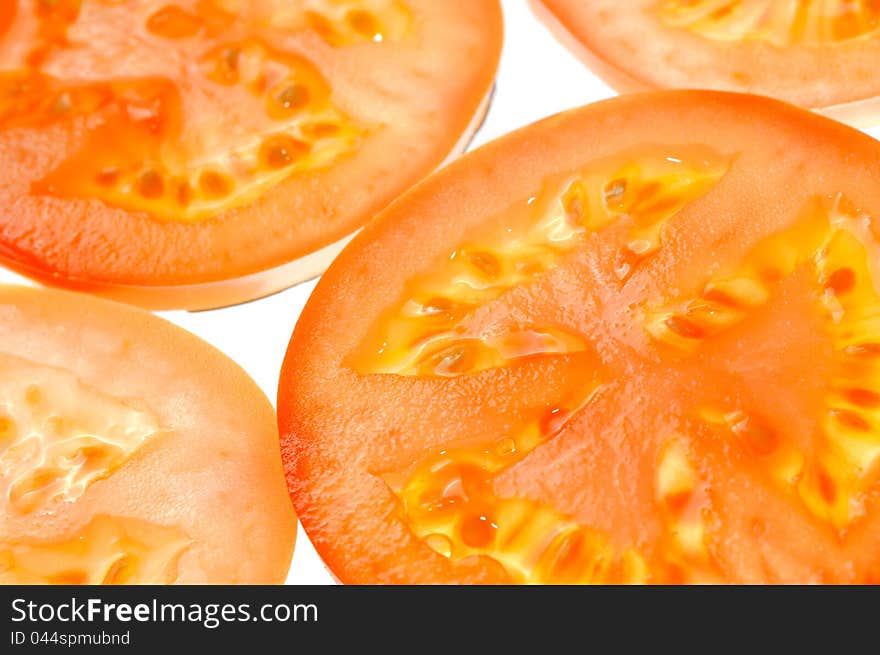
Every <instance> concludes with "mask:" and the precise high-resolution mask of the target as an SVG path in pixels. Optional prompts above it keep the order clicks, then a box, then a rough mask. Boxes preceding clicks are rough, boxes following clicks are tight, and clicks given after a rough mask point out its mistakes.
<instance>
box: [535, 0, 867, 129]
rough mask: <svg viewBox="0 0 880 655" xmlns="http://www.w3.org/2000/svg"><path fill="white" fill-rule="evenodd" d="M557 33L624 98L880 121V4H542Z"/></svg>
mask: <svg viewBox="0 0 880 655" xmlns="http://www.w3.org/2000/svg"><path fill="white" fill-rule="evenodd" d="M535 8H536V10H537V12H538V14H539V16H541V17H542V18H544V19H545V21H546V22H547V23H548V24H549V26H550V27H551V29H553V31H554V32H556V33H557V35H559V36H560V38H561V39H562V40H563V41H565V42H567V43H568V44H569V45H570V46H571V47H572V48H573V49H574V50H575V51H576V52H578V53H579V54H580V55H582V56H583V58H584V59H585V60H586V62H587V63H588V64H589V65H590V66H591V67H592V68H593V69H594V70H595V71H596V72H597V73H598V74H600V75H602V76H603V77H604V78H605V79H606V80H607V81H608V82H609V83H610V84H612V85H613V86H615V87H616V88H619V89H621V90H647V89H663V88H705V89H719V90H728V91H740V92H747V93H758V94H761V95H768V96H772V97H776V98H780V99H782V100H787V101H789V102H792V103H794V104H797V105H801V106H803V107H808V108H812V109H821V110H822V111H823V113H826V114H828V115H831V116H833V117H834V118H837V119H839V120H844V121H846V122H850V123H853V124H858V125H862V126H867V125H874V124H877V122H878V120H880V78H878V76H877V75H876V72H875V70H874V68H875V64H876V62H877V61H878V59H880V2H877V0H861V1H858V2H852V1H851V0H827V1H826V0H823V1H816V0H807V1H806V2H777V1H776V0H631V1H630V2H615V1H614V0H590V2H579V1H578V0H539V2H536V3H535Z"/></svg>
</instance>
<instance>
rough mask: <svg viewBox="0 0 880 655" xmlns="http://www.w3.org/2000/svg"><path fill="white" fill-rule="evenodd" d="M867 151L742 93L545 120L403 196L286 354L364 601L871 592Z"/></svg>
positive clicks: (875, 216)
mask: <svg viewBox="0 0 880 655" xmlns="http://www.w3.org/2000/svg"><path fill="white" fill-rule="evenodd" d="M878 236H880V143H878V142H876V141H874V140H873V139H871V138H869V137H867V136H865V135H863V134H861V133H859V132H857V131H855V130H853V129H851V128H848V127H846V126H844V125H841V124H839V123H835V122H832V121H830V120H828V119H826V118H823V117H820V116H817V115H815V114H812V113H810V112H807V111H803V110H800V109H796V108H794V107H792V106H790V105H786V104H783V103H780V102H777V101H774V100H771V99H767V98H762V97H758V96H747V95H738V94H728V93H720V92H711V91H705V92H699V91H696V92H688V91H669V92H656V93H654V94H641V95H640V94H635V95H630V96H623V97H619V98H617V99H613V100H609V101H607V102H602V103H599V104H595V105H592V106H588V107H585V108H582V109H578V110H574V111H571V112H568V113H565V114H560V115H558V116H555V117H553V118H549V119H547V120H544V121H542V122H539V123H536V124H534V125H532V126H529V127H526V128H524V129H522V130H520V131H518V132H515V133H512V134H510V135H508V136H506V137H504V138H502V139H499V140H498V141H496V142H494V143H491V144H489V145H487V146H485V147H483V148H481V149H479V150H477V151H475V152H473V153H472V154H469V155H466V156H465V157H464V158H462V159H460V160H458V161H457V162H455V163H453V164H451V165H450V166H448V167H447V168H445V169H444V170H442V171H440V172H438V173H436V174H435V175H433V176H431V177H430V178H428V179H427V180H426V181H424V182H422V183H420V184H419V185H417V186H416V187H415V188H414V189H412V190H411V191H410V192H408V193H407V194H405V195H404V196H403V197H401V198H400V199H398V200H397V201H396V202H394V203H393V204H392V205H391V206H390V207H389V208H388V209H387V210H385V211H384V212H382V214H381V215H380V216H379V217H378V218H377V219H376V221H375V222H374V223H371V224H370V225H369V226H368V227H367V228H366V229H365V230H364V231H363V232H362V233H361V234H360V235H359V236H358V237H356V238H355V240H354V241H353V242H352V243H351V245H350V246H349V247H347V248H346V249H345V250H344V251H343V253H342V254H341V255H340V257H339V259H338V260H337V261H336V262H335V263H334V264H333V265H332V266H331V267H330V269H329V270H328V271H327V273H326V274H325V276H324V277H323V278H322V279H321V281H320V283H319V284H318V286H317V289H316V290H315V293H314V295H313V296H312V298H311V300H310V301H309V303H308V305H307V306H306V308H305V310H304V312H303V314H302V317H301V319H300V321H299V323H298V324H297V327H296V330H295V332H294V334H293V338H292V340H291V343H290V348H289V351H288V354H287V359H286V361H285V363H284V367H283V371H282V376H281V384H280V388H279V396H278V407H279V421H280V428H281V434H282V457H283V459H284V462H285V467H286V472H287V482H288V486H289V488H290V492H291V495H292V498H293V501H294V505H295V507H296V509H297V511H298V513H299V516H300V519H301V521H302V523H303V525H304V527H305V529H306V531H307V532H308V534H309V536H310V538H311V540H312V541H313V542H314V544H315V545H316V546H317V548H318V551H319V552H320V553H321V555H322V556H323V558H324V560H325V561H326V563H327V564H328V565H329V567H330V568H331V570H332V571H333V572H334V573H335V574H336V575H337V576H338V577H339V578H340V579H341V580H342V581H344V582H354V583H424V582H431V583H435V582H449V583H476V582H485V583H510V582H524V583H525V582H529V583H581V582H611V583H618V582H649V583H678V582H688V583H690V582H741V583H752V582H755V583H757V582H817V581H823V582H867V581H871V580H873V581H876V580H878V576H880V277H878V276H880V270H878V261H880V258H878V255H880V250H878V249H880V241H878Z"/></svg>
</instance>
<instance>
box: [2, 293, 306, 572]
mask: <svg viewBox="0 0 880 655" xmlns="http://www.w3.org/2000/svg"><path fill="white" fill-rule="evenodd" d="M0 343H2V344H3V345H2V347H0V584H43V583H51V584H145V583H149V584H165V583H181V584H193V583H208V584H221V583H226V584H233V583H253V584H258V583H259V584H266V583H279V582H282V581H283V580H284V579H285V577H286V575H287V570H288V567H289V565H290V557H291V553H292V551H293V542H294V536H295V532H296V518H295V516H294V514H293V510H292V508H291V506H290V500H289V499H288V497H287V494H286V492H285V488H284V480H283V477H282V471H281V460H280V457H279V454H278V432H277V427H276V425H275V414H274V411H273V409H272V406H271V405H270V404H269V401H268V400H267V399H266V397H265V396H264V395H263V393H262V392H261V391H260V390H259V388H258V387H257V386H256V385H255V384H254V383H253V381H252V380H251V379H250V378H249V377H248V376H247V374H245V372H244V371H242V370H241V369H240V368H239V367H238V366H237V365H236V364H234V363H233V362H232V361H231V360H229V359H228V358H227V357H225V356H224V355H222V354H221V353H219V352H218V351H216V350H214V348H212V347H211V346H209V345H208V344H206V343H204V342H203V341H201V340H199V339H197V338H196V337H194V336H192V335H191V334H188V333H187V332H184V331H183V330H181V329H180V328H177V327H175V326H173V325H171V324H169V323H166V322H165V321H163V320H161V319H159V318H156V317H154V316H152V315H150V314H148V313H146V312H144V311H142V310H138V309H134V308H131V307H126V306H123V305H117V304H116V303H111V302H107V301H104V300H99V299H95V298H89V297H88V296H83V295H81V294H72V293H69V292H64V291H50V290H38V289H26V288H21V287H10V286H0Z"/></svg>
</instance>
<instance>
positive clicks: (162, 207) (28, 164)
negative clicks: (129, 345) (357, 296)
mask: <svg viewBox="0 0 880 655" xmlns="http://www.w3.org/2000/svg"><path fill="white" fill-rule="evenodd" d="M455 4H458V3H455ZM461 4H462V6H461V7H456V6H454V5H453V4H446V5H443V6H438V5H436V4H434V3H426V2H422V1H421V0H408V1H407V2H402V1H398V0H345V1H343V2H335V1H328V0H298V1H297V2H293V3H291V2H281V1H279V0H260V1H259V2H251V3H237V2H232V3H230V2H223V1H220V0H210V1H201V0H198V1H197V0H181V1H180V2H175V3H167V2H161V1H159V0H127V1H126V2H104V1H103V0H60V1H59V2H43V1H42V0H19V1H16V2H13V3H11V7H9V8H8V9H5V10H3V12H4V13H3V14H0V35H2V40H0V144H2V147H3V148H4V151H6V152H7V153H8V155H7V160H8V166H7V168H6V169H4V176H5V177H6V181H5V182H4V185H3V186H2V187H0V205H2V206H5V207H7V208H11V207H12V206H15V210H14V211H13V210H12V209H10V210H9V211H7V212H4V215H5V216H6V218H5V219H4V221H3V222H2V223H0V253H2V255H3V257H4V260H6V263H7V264H8V265H9V266H11V267H13V268H17V269H19V270H20V271H21V272H24V273H25V274H28V275H31V276H33V277H38V278H40V279H42V280H46V281H49V282H52V281H54V283H56V284H66V285H67V286H73V287H75V288H78V289H82V290H88V291H94V292H100V293H105V294H107V295H111V296H117V297H120V298H122V299H124V300H131V301H134V302H136V303H139V304H143V305H148V306H151V307H162V306H166V307H168V306H175V305H180V304H182V305H184V306H187V307H195V308H198V307H206V306H212V305H213V306H216V305H217V304H223V302H222V301H221V302H219V303H218V302H217V301H216V300H215V299H214V298H213V297H206V298H205V299H202V300H200V299H199V298H198V293H197V292H196V290H194V289H191V288H188V287H193V286H194V285H201V286H202V287H210V285H212V284H213V285H214V286H215V287H225V288H224V291H225V294H224V292H223V291H217V290H216V289H208V294H206V296H207V295H210V296H218V297H221V298H222V297H223V296H224V295H225V296H226V298H227V300H228V302H234V301H235V300H241V299H247V298H248V297H253V295H255V294H259V293H266V292H267V291H268V290H271V287H273V286H275V285H278V284H281V285H282V286H283V285H284V282H283V280H284V279H285V278H288V279H287V284H290V283H293V282H297V281H300V280H299V279H295V278H296V277H300V276H302V275H308V274H315V273H316V272H319V270H320V269H319V265H318V264H315V263H305V264H304V265H303V266H299V267H293V266H290V264H291V263H292V262H297V261H298V260H300V259H303V260H305V259H306V258H308V257H309V256H310V255H314V254H315V253H320V252H322V251H323V250H324V249H325V248H331V247H333V246H334V244H336V243H337V242H339V241H340V240H342V239H344V238H345V237H347V236H348V235H350V234H351V233H352V232H353V231H355V230H356V229H357V228H358V227H360V225H361V224H362V223H363V222H365V221H366V220H367V219H368V218H369V217H370V216H371V215H372V213H374V212H375V211H377V210H378V209H380V208H381V207H382V206H384V204H387V202H389V201H390V200H391V199H392V198H393V197H394V195H396V194H397V193H399V192H400V191H402V190H403V189H405V188H406V187H407V186H409V185H411V184H412V183H414V182H415V181H417V180H418V178H419V177H420V176H422V175H424V174H426V173H427V172H430V170H432V169H433V168H434V167H436V166H437V165H439V164H440V163H441V162H442V161H443V160H444V159H445V158H446V157H448V156H450V155H451V154H453V153H454V152H456V151H457V149H458V148H459V147H460V141H461V140H462V139H464V138H466V137H467V135H468V134H469V133H470V131H471V129H472V128H473V127H474V125H473V122H474V121H475V118H476V115H477V114H478V113H479V112H480V111H482V109H483V103H484V99H485V97H486V96H487V94H488V90H489V87H490V85H491V80H492V76H493V75H494V67H495V65H496V64H497V58H498V50H499V49H500V27H499V22H500V14H499V10H498V7H497V3H496V2H495V1H494V0H481V1H480V2H478V3H461ZM427 25H430V31H428V30H427V28H426V27H425V26H427ZM447 50H450V51H452V52H450V53H447V52H446V51H447ZM441 59H442V61H441ZM438 62H439V63H438ZM389 80H396V81H397V83H396V84H392V85H391V86H390V87H389V86H388V81H389ZM440 107H443V115H442V117H441V118H440V119H437V113H438V111H439V108H440ZM428 117H430V121H431V122H432V123H433V124H429V122H428V120H429V118H428ZM383 152H384V153H385V155H384V156H380V153H383ZM395 157H396V158H398V160H399V158H401V157H402V158H403V159H404V160H405V161H406V162H407V165H406V166H403V167H401V166H397V167H396V168H397V173H396V174H391V173H390V172H389V169H390V168H391V167H392V162H391V159H393V158H395ZM62 244H63V247H62ZM328 254H329V253H324V255H323V257H322V259H326V257H327V255H328ZM325 264H326V262H325ZM306 270H307V272H305V271H306ZM248 276H262V277H261V278H260V279H259V280H256V279H255V280H248V279H247V278H248ZM291 276H292V277H291ZM300 279H302V278H301V277H300ZM242 295H244V297H243V298H242V297H241V296H242Z"/></svg>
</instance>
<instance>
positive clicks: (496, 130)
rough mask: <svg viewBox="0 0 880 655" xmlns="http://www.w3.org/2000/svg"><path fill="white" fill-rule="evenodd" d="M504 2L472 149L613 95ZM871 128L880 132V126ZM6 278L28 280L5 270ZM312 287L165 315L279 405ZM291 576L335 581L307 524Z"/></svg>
mask: <svg viewBox="0 0 880 655" xmlns="http://www.w3.org/2000/svg"><path fill="white" fill-rule="evenodd" d="M439 1H441V0H438V2H439ZM502 5H503V7H504V12H505V31H506V33H505V44H504V51H503V54H502V57H501V68H500V71H499V74H498V80H497V86H496V90H495V97H494V100H493V102H492V106H491V107H490V108H489V113H488V115H487V117H486V122H485V124H484V125H483V127H482V128H481V129H480V131H479V132H478V133H477V135H476V138H475V139H474V141H473V143H472V144H471V149H473V148H475V147H477V146H480V145H482V144H483V143H486V142H487V141H490V140H492V139H494V138H496V137H498V136H500V135H502V134H504V133H506V132H509V131H511V130H513V129H516V128H518V127H521V126H523V125H527V124H529V123H531V122H533V121H535V120H538V119H539V118H543V117H545V116H549V115H550V114H554V113H556V112H559V111H562V110H564V109H569V108H571V107H576V106H578V105H582V104H586V103H588V102H592V101H595V100H601V99H603V98H608V97H610V96H612V95H614V93H613V92H612V91H611V89H609V88H608V87H607V86H606V85H605V84H604V83H603V82H601V81H600V80H599V79H598V78H596V77H595V76H594V75H592V74H591V73H590V72H589V71H588V70H587V69H586V68H585V67H584V66H583V65H582V64H581V63H580V62H579V61H578V60H577V59H575V57H573V56H572V55H571V54H570V53H569V52H568V51H567V50H566V49H565V48H564V47H563V46H562V45H560V44H559V43H558V42H557V41H556V40H555V39H554V38H553V36H552V35H551V34H550V33H549V32H548V31H547V29H546V28H545V27H544V26H543V25H542V24H541V23H540V22H538V21H537V19H536V18H535V16H534V15H533V14H532V12H531V10H530V8H529V5H528V3H527V2H526V0H502ZM869 132H870V133H872V134H873V135H874V136H876V137H880V128H875V129H873V130H869ZM0 282H20V283H26V282H25V281H24V280H23V279H21V278H19V277H18V276H16V275H14V274H13V273H10V272H7V271H4V270H3V269H0ZM314 286H315V283H314V282H307V283H304V284H301V285H299V286H297V287H294V288H292V289H288V290H287V291H285V292H283V293H279V294H276V295H274V296H272V297H269V298H265V299H263V300H257V301H254V302H251V303H247V304H244V305H239V306H237V307H230V308H227V309H221V310H214V311H210V312H199V313H189V312H164V313H163V314H162V315H163V316H164V317H165V318H167V319H169V320H171V321H173V322H174V323H177V324H178V325H180V326H182V327H184V328H186V329H187V330H189V331H191V332H194V333H195V334H197V335H199V336H200V337H202V338H203V339H205V340H206V341H208V342H210V343H212V344H213V345H214V346H216V347H217V348H219V349H220V350H222V351H223V352H225V353H226V354H227V355H229V356H230V357H231V358H232V359H234V360H235V361H236V362H238V363H239V364H240V365H241V366H242V367H244V368H245V370H247V371H248V373H250V374H251V376H252V377H253V378H254V379H255V380H256V381H257V383H258V384H259V385H260V387H262V389H263V390H264V391H265V392H266V395H267V396H268V397H269V398H270V399H271V400H272V401H273V403H274V401H275V394H276V390H277V386H278V373H279V370H280V368H281V361H282V359H283V357H284V353H285V351H286V349H287V342H288V340H289V339H290V335H291V332H292V331H293V326H294V325H295V324H296V320H297V318H298V317H299V314H300V311H301V310H302V308H303V306H304V305H305V303H306V300H308V297H309V294H310V293H311V292H312V289H313V288H314ZM288 582H289V583H291V584H328V583H332V582H333V580H332V578H331V576H330V575H329V573H327V571H326V570H325V569H324V566H323V564H322V563H321V560H320V558H319V557H318V555H317V553H316V552H315V550H314V548H313V547H312V545H311V543H309V540H308V537H307V536H306V534H305V532H303V530H302V529H300V530H299V532H298V534H297V543H296V551H295V553H294V556H293V564H292V566H291V570H290V575H289V577H288Z"/></svg>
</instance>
